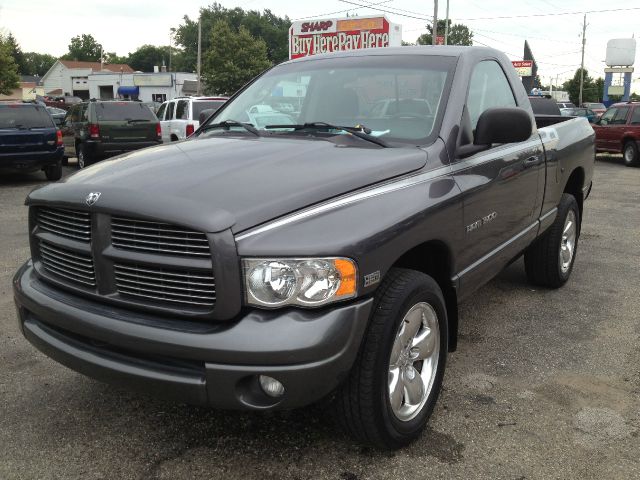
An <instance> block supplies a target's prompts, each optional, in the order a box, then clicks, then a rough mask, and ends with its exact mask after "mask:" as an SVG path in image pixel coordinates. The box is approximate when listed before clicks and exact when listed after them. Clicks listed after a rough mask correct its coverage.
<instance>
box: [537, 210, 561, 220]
mask: <svg viewBox="0 0 640 480" xmlns="http://www.w3.org/2000/svg"><path fill="white" fill-rule="evenodd" d="M556 213H558V207H553V208H552V209H551V210H549V211H548V212H547V213H545V214H544V215H542V216H541V217H540V223H542V222H544V221H545V220H546V219H547V217H550V216H551V215H554V214H556Z"/></svg>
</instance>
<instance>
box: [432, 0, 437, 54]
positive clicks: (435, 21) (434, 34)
mask: <svg viewBox="0 0 640 480" xmlns="http://www.w3.org/2000/svg"><path fill="white" fill-rule="evenodd" d="M431 36H432V37H433V38H432V39H431V45H435V44H436V37H437V36H438V0H434V2H433V32H432V34H431Z"/></svg>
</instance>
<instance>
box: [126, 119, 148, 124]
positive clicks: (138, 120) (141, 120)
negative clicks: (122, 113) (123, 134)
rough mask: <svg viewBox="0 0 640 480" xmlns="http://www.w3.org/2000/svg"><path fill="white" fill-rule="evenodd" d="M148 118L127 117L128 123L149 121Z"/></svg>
mask: <svg viewBox="0 0 640 480" xmlns="http://www.w3.org/2000/svg"><path fill="white" fill-rule="evenodd" d="M148 121H149V119H148V118H127V123H137V122H148Z"/></svg>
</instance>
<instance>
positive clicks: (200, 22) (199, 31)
mask: <svg viewBox="0 0 640 480" xmlns="http://www.w3.org/2000/svg"><path fill="white" fill-rule="evenodd" d="M201 55H202V17H200V18H198V72H197V75H198V88H197V90H196V93H197V95H202V88H201V82H200V59H201Z"/></svg>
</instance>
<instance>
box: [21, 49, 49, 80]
mask: <svg viewBox="0 0 640 480" xmlns="http://www.w3.org/2000/svg"><path fill="white" fill-rule="evenodd" d="M54 63H56V57H54V56H53V55H49V54H48V53H37V52H25V54H24V68H23V69H22V71H21V73H22V74H23V75H38V76H39V77H42V76H43V75H44V74H45V73H47V72H48V71H49V69H50V68H51V66H52V65H53V64H54Z"/></svg>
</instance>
